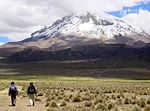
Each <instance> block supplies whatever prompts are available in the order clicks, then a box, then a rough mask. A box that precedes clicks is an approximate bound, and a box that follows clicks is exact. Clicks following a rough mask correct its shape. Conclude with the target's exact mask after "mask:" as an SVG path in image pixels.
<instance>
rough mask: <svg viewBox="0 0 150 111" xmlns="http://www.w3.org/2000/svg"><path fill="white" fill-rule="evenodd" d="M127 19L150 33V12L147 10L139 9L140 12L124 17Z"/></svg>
mask: <svg viewBox="0 0 150 111" xmlns="http://www.w3.org/2000/svg"><path fill="white" fill-rule="evenodd" d="M123 19H125V20H126V21H128V22H129V23H131V24H133V25H134V26H137V27H138V28H141V29H143V30H145V31H146V32H147V33H149V34H150V28H149V27H150V12H149V11H147V10H142V9H141V10H139V12H138V13H130V14H127V15H125V16H124V17H123Z"/></svg>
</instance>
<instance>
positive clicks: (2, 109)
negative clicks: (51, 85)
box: [0, 95, 45, 111]
mask: <svg viewBox="0 0 150 111" xmlns="http://www.w3.org/2000/svg"><path fill="white" fill-rule="evenodd" d="M40 99H41V100H42V101H41V102H39V101H37V102H36V103H35V106H34V107H33V106H32V107H31V106H29V100H28V98H27V97H17V103H16V106H15V107H13V106H11V102H10V97H9V96H7V95H0V111H44V105H45V104H44V98H43V97H41V98H40Z"/></svg>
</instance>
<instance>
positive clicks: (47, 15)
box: [0, 0, 148, 40]
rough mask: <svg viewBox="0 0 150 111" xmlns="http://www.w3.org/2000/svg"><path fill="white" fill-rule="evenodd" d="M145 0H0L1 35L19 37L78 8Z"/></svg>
mask: <svg viewBox="0 0 150 111" xmlns="http://www.w3.org/2000/svg"><path fill="white" fill-rule="evenodd" d="M141 1H145V2H147V1H148V0H115V1H114V0H0V26H1V27H0V36H8V37H9V39H13V40H22V39H24V38H26V37H29V36H30V34H31V33H32V32H33V31H35V30H37V29H39V28H42V27H44V26H45V25H50V24H51V23H52V22H53V21H54V20H56V19H58V18H60V17H62V16H64V15H67V14H69V13H73V12H79V11H87V10H92V11H118V10H121V9H122V8H123V7H124V6H129V7H130V6H134V5H137V4H138V3H140V2H141Z"/></svg>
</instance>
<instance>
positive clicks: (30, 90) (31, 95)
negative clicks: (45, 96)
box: [27, 82, 37, 106]
mask: <svg viewBox="0 0 150 111" xmlns="http://www.w3.org/2000/svg"><path fill="white" fill-rule="evenodd" d="M27 93H28V96H29V101H30V105H31V106H34V105H35V97H34V95H35V94H37V92H36V88H35V86H34V85H33V82H30V85H29V87H28V91H27Z"/></svg>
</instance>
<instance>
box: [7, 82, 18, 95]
mask: <svg viewBox="0 0 150 111" xmlns="http://www.w3.org/2000/svg"><path fill="white" fill-rule="evenodd" d="M8 94H9V95H12V96H16V95H18V90H17V87H16V86H15V85H11V86H10V88H9V92H8Z"/></svg>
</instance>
